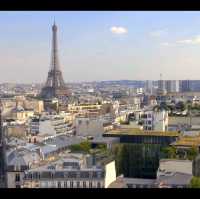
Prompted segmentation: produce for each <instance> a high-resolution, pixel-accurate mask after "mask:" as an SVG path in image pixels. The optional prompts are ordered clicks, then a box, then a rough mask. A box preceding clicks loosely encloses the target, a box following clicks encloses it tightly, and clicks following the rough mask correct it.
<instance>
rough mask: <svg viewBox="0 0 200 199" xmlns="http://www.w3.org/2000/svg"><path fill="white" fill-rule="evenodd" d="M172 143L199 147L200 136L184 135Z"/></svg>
mask: <svg viewBox="0 0 200 199" xmlns="http://www.w3.org/2000/svg"><path fill="white" fill-rule="evenodd" d="M172 145H173V146H185V147H198V146H200V136H182V137H181V138H180V139H179V140H177V141H176V142H175V143H173V144H172Z"/></svg>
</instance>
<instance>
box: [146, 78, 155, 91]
mask: <svg viewBox="0 0 200 199" xmlns="http://www.w3.org/2000/svg"><path fill="white" fill-rule="evenodd" d="M145 93H149V94H152V93H153V81H152V80H147V81H146V82H145Z"/></svg>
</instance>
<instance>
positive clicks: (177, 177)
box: [157, 172, 192, 185]
mask: <svg viewBox="0 0 200 199" xmlns="http://www.w3.org/2000/svg"><path fill="white" fill-rule="evenodd" d="M191 179H192V175H191V174H186V173H179V172H177V173H174V174H173V175H172V176H160V177H159V179H158V180H157V182H158V183H161V182H163V183H164V184H165V185H189V183H190V180H191Z"/></svg>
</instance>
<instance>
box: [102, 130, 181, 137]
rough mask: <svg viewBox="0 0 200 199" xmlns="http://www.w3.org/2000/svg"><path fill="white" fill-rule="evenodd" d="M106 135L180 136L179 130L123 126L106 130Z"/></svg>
mask: <svg viewBox="0 0 200 199" xmlns="http://www.w3.org/2000/svg"><path fill="white" fill-rule="evenodd" d="M104 135H135V136H137V135H138V136H169V137H178V136H179V135H180V134H179V133H178V132H177V131H165V132H162V131H143V130H140V129H138V128H122V129H114V130H111V131H108V132H105V133H104Z"/></svg>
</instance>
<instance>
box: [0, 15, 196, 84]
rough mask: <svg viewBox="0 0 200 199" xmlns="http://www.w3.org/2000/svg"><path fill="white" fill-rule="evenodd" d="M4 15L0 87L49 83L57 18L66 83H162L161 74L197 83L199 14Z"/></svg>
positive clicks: (0, 55)
mask: <svg viewBox="0 0 200 199" xmlns="http://www.w3.org/2000/svg"><path fill="white" fill-rule="evenodd" d="M0 16H1V17H0V23H1V28H2V30H1V33H2V35H1V38H0V42H1V46H0V51H1V53H0V58H1V67H0V79H1V81H0V83H4V82H11V83H14V82H16V83H20V82H21V83H44V82H45V80H46V79H45V77H46V74H47V73H48V70H49V66H50V59H51V37H52V35H51V25H52V24H53V21H54V19H55V20H56V24H57V25H58V46H59V59H60V67H61V70H62V71H63V76H64V80H65V82H66V83H72V82H81V81H87V82H89V81H105V80H126V79H127V80H146V79H149V80H158V79H159V75H160V73H162V74H163V79H169V80H172V79H191V80H192V79H199V78H198V73H199V72H200V67H199V64H200V58H199V56H198V54H199V52H200V45H199V44H200V36H199V35H200V28H199V25H200V12H135V11H131V12H110V11H109V12H108V11H105V12H102V11H101V12H100V11H98V12H91V11H90V12H86V11H82V12H78V11H76V12H74V11H73V12H72V11H70V12H69V11H68V12H67V11H65V12H50V11H48V12H1V13H0ZM38 19H39V20H38ZM152 71H153V74H152ZM16 77H17V78H16Z"/></svg>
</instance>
